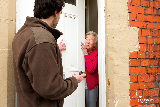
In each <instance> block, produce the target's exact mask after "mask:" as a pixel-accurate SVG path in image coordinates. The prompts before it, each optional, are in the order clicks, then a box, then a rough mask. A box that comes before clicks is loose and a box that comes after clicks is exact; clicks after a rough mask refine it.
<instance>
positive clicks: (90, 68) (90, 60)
mask: <svg viewBox="0 0 160 107" xmlns="http://www.w3.org/2000/svg"><path fill="white" fill-rule="evenodd" d="M84 57H85V72H86V73H87V77H86V83H87V87H88V90H91V89H93V88H95V87H97V86H98V84H99V79H98V49H94V50H93V51H92V52H91V53H89V54H88V55H84Z"/></svg>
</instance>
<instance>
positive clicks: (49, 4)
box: [34, 0, 65, 19]
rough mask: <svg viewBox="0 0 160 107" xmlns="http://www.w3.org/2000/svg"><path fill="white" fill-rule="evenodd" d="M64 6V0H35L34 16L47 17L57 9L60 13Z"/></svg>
mask: <svg viewBox="0 0 160 107" xmlns="http://www.w3.org/2000/svg"><path fill="white" fill-rule="evenodd" d="M64 6H65V1H64V0H35V5H34V17H36V18H39V19H42V18H44V19H47V18H49V17H50V16H52V15H54V13H55V11H56V10H57V12H58V13H59V12H60V11H61V10H62V8H63V7H64Z"/></svg>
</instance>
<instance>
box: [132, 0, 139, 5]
mask: <svg viewBox="0 0 160 107" xmlns="http://www.w3.org/2000/svg"><path fill="white" fill-rule="evenodd" d="M132 6H140V0H132Z"/></svg>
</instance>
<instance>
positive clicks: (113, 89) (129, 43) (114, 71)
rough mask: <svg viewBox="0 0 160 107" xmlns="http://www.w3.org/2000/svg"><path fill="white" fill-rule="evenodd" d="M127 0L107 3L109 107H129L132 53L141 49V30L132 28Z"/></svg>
mask: <svg viewBox="0 0 160 107" xmlns="http://www.w3.org/2000/svg"><path fill="white" fill-rule="evenodd" d="M127 2H128V0H105V16H106V17H105V21H106V22H105V26H106V27H105V32H106V47H105V48H106V80H107V88H106V89H107V90H106V100H107V101H106V107H129V106H130V97H129V89H130V86H129V51H133V50H138V47H139V46H138V29H137V28H133V27H132V28H131V27H129V22H128V5H127V4H128V3H127Z"/></svg>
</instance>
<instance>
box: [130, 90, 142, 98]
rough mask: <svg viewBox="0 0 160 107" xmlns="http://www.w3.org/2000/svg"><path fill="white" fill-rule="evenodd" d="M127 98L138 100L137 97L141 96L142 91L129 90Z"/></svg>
mask: <svg viewBox="0 0 160 107" xmlns="http://www.w3.org/2000/svg"><path fill="white" fill-rule="evenodd" d="M129 96H130V98H139V96H142V90H130V94H129Z"/></svg>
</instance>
